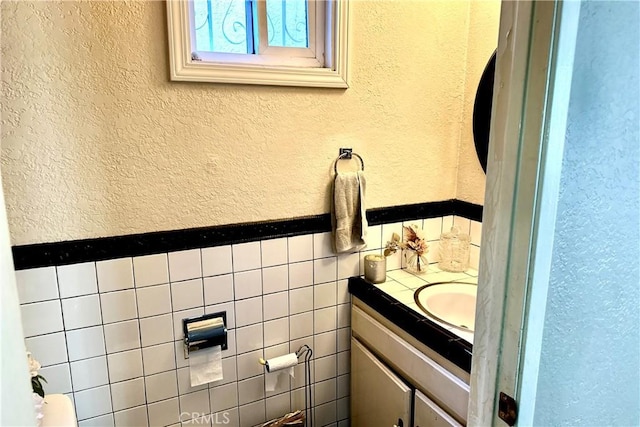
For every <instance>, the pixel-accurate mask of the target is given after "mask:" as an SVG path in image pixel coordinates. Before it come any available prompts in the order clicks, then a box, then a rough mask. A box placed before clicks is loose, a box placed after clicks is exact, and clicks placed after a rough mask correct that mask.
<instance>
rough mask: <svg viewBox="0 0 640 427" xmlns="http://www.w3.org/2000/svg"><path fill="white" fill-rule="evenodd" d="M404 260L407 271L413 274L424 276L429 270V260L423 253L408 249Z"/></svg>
mask: <svg viewBox="0 0 640 427" xmlns="http://www.w3.org/2000/svg"><path fill="white" fill-rule="evenodd" d="M404 259H405V262H406V269H407V271H409V272H411V273H413V274H424V273H426V272H427V270H429V260H428V259H427V256H426V255H424V254H422V253H418V252H416V251H412V250H409V249H406V250H405V251H404Z"/></svg>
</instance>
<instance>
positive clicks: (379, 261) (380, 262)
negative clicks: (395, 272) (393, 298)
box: [364, 255, 387, 283]
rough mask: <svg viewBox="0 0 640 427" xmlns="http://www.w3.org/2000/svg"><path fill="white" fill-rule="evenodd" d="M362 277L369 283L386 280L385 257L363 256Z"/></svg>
mask: <svg viewBox="0 0 640 427" xmlns="http://www.w3.org/2000/svg"><path fill="white" fill-rule="evenodd" d="M364 278H365V279H366V280H367V281H369V282H371V283H384V281H385V280H387V257H385V256H383V255H366V256H365V257H364Z"/></svg>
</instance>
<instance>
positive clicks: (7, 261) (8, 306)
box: [0, 169, 36, 427]
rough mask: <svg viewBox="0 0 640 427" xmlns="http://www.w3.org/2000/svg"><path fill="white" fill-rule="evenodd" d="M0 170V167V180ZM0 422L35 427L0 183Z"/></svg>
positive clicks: (7, 225)
mask: <svg viewBox="0 0 640 427" xmlns="http://www.w3.org/2000/svg"><path fill="white" fill-rule="evenodd" d="M1 180H2V170H1V169H0V183H1ZM0 288H2V289H0V294H1V295H2V297H1V298H0V318H1V319H2V320H1V322H2V323H1V324H2V328H0V329H1V332H0V334H1V335H0V349H2V351H1V352H0V365H1V367H2V368H1V370H0V379H1V381H0V386H1V387H0V425H3V426H25V427H27V426H35V425H36V417H35V412H34V406H33V399H32V397H31V394H32V390H31V381H30V377H29V368H28V365H27V354H26V349H25V344H24V334H23V333H22V319H21V317H20V305H19V303H18V288H17V287H16V278H15V272H14V269H13V256H12V254H11V244H10V240H9V224H8V222H7V212H6V209H5V205H4V193H3V192H2V185H0Z"/></svg>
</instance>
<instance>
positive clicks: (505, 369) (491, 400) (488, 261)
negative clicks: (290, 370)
mask: <svg viewBox="0 0 640 427" xmlns="http://www.w3.org/2000/svg"><path fill="white" fill-rule="evenodd" d="M579 8H580V3H579V2H566V3H560V2H547V1H541V2H535V3H532V2H529V1H517V2H513V1H503V2H502V10H501V17H500V31H499V41H498V54H497V61H496V80H495V86H494V87H495V90H494V103H493V106H494V109H493V114H492V117H493V119H492V124H491V136H490V141H491V143H490V148H489V158H488V167H487V187H486V195H485V201H484V217H483V224H482V230H483V231H482V233H483V234H482V251H481V255H480V274H479V286H478V303H477V308H476V330H475V333H474V346H473V347H474V348H473V361H472V368H471V392H470V393H471V394H470V402H469V418H468V424H469V425H470V426H475V425H479V426H488V425H506V424H504V422H503V421H501V420H500V419H499V418H498V411H497V403H498V394H499V393H500V392H501V391H502V392H505V393H506V394H508V395H510V396H512V397H514V398H515V399H516V401H518V403H519V412H520V414H519V423H520V424H521V425H531V422H532V421H533V409H534V406H535V391H536V387H537V373H538V363H539V351H540V342H541V339H542V324H543V321H544V307H545V304H546V294H547V285H548V278H549V270H550V253H551V247H552V244H553V241H552V240H551V239H550V238H549V237H548V236H553V227H554V223H555V214H556V203H557V194H558V189H559V188H558V183H559V175H560V169H561V163H562V148H563V143H564V131H565V128H566V115H567V110H568V100H569V96H568V94H569V88H570V86H571V70H572V64H573V52H574V50H575V41H576V33H577V17H578V12H579ZM542 207H543V208H544V209H542ZM532 304H535V305H532ZM534 306H535V307H536V310H529V307H534Z"/></svg>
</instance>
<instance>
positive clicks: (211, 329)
mask: <svg viewBox="0 0 640 427" xmlns="http://www.w3.org/2000/svg"><path fill="white" fill-rule="evenodd" d="M182 331H183V332H184V358H185V359H188V358H189V353H190V352H192V351H197V350H200V349H203V348H208V347H213V346H216V345H219V346H220V347H221V349H222V350H226V349H227V312H226V311H221V312H218V313H211V314H205V315H204V316H199V317H190V318H186V319H182Z"/></svg>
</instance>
